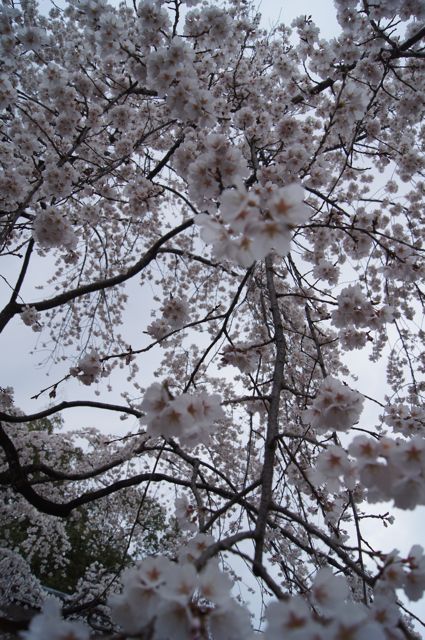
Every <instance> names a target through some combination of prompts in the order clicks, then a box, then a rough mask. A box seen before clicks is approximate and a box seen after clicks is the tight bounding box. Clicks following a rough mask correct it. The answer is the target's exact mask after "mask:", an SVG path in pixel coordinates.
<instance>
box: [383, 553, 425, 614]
mask: <svg viewBox="0 0 425 640" xmlns="http://www.w3.org/2000/svg"><path fill="white" fill-rule="evenodd" d="M380 583H381V585H382V586H383V587H384V588H390V589H393V590H395V589H403V590H404V592H405V594H406V596H407V597H408V598H409V600H413V601H414V602H416V601H418V600H420V599H421V598H422V596H423V593H424V591H425V555H424V550H423V547H421V545H419V544H415V545H413V547H412V548H411V549H410V551H409V553H408V555H407V558H401V557H400V555H399V553H398V552H397V551H396V550H394V551H393V552H392V553H390V554H388V555H387V556H386V558H385V564H384V568H383V571H382V579H381V580H380Z"/></svg>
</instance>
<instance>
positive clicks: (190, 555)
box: [178, 533, 215, 562]
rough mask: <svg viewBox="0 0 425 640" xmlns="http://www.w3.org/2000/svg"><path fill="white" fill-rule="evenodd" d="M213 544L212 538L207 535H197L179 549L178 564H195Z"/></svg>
mask: <svg viewBox="0 0 425 640" xmlns="http://www.w3.org/2000/svg"><path fill="white" fill-rule="evenodd" d="M214 542H215V540H214V538H213V537H212V536H210V535H208V534H207V533H198V534H197V535H196V536H195V537H194V538H192V539H191V540H189V542H188V543H187V544H186V545H185V546H184V547H181V548H180V549H179V552H178V555H179V562H196V560H197V559H198V558H199V557H200V556H201V555H202V554H203V553H204V551H205V550H206V549H208V547H210V546H211V545H212V544H214Z"/></svg>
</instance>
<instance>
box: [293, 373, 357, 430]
mask: <svg viewBox="0 0 425 640" xmlns="http://www.w3.org/2000/svg"><path fill="white" fill-rule="evenodd" d="M363 400H364V399H363V396H362V395H361V394H360V393H359V392H358V391H353V390H352V389H350V388H349V387H347V386H346V385H344V384H342V382H340V381H339V380H337V379H336V378H333V377H332V376H327V378H325V380H323V382H322V384H321V385H320V387H319V390H318V392H317V395H316V397H315V399H314V400H313V403H312V404H311V406H310V408H309V409H307V410H306V411H304V412H303V419H304V421H305V422H308V423H309V424H311V426H312V427H313V429H315V431H316V432H317V433H320V434H321V433H326V432H327V431H348V430H349V429H350V428H351V427H352V426H353V425H354V424H355V423H356V422H357V421H358V419H359V418H360V414H361V412H362V409H363Z"/></svg>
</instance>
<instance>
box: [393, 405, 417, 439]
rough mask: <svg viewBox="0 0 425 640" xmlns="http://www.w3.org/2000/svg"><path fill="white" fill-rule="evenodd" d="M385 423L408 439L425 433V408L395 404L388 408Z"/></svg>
mask: <svg viewBox="0 0 425 640" xmlns="http://www.w3.org/2000/svg"><path fill="white" fill-rule="evenodd" d="M384 422H385V423H386V424H387V425H388V426H389V427H392V429H393V431H395V432H396V433H401V434H403V435H404V436H406V437H409V436H413V435H420V434H424V433H425V408H424V407H419V406H410V407H409V406H408V405H406V404H393V405H390V406H389V407H387V412H386V414H385V416H384Z"/></svg>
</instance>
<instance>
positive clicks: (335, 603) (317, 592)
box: [311, 567, 348, 612]
mask: <svg viewBox="0 0 425 640" xmlns="http://www.w3.org/2000/svg"><path fill="white" fill-rule="evenodd" d="M347 596H348V585H347V582H346V580H345V578H344V577H342V576H335V575H334V574H333V573H332V571H331V570H330V569H329V568H327V567H324V568H322V569H320V570H319V571H318V572H317V574H316V577H315V578H314V582H313V584H312V587H311V600H312V602H313V604H314V605H316V606H318V607H320V609H321V610H322V611H324V612H327V611H334V610H337V609H338V607H339V606H340V605H341V604H343V603H344V601H345V599H346V598H347Z"/></svg>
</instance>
